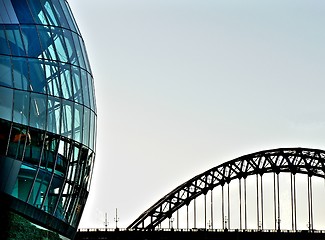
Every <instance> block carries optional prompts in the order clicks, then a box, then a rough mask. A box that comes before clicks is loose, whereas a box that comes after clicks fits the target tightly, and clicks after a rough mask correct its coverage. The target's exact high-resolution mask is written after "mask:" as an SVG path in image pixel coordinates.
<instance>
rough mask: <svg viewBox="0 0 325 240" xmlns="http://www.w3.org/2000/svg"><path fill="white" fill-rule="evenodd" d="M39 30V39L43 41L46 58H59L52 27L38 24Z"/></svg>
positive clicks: (42, 45)
mask: <svg viewBox="0 0 325 240" xmlns="http://www.w3.org/2000/svg"><path fill="white" fill-rule="evenodd" d="M37 30H38V34H39V39H40V41H41V47H42V49H43V53H44V58H46V59H52V60H57V56H56V52H55V49H54V43H53V39H52V37H51V33H50V29H49V28H48V27H46V26H37Z"/></svg>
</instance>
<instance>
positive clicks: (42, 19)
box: [27, 0, 48, 25]
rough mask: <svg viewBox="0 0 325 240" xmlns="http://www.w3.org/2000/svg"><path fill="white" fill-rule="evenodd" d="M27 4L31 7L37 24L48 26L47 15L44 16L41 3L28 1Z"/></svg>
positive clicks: (32, 0)
mask: <svg viewBox="0 0 325 240" xmlns="http://www.w3.org/2000/svg"><path fill="white" fill-rule="evenodd" d="M27 2H28V5H29V7H30V10H31V13H32V15H33V17H34V19H35V23H37V24H43V25H48V22H47V19H46V16H45V14H44V11H43V9H42V6H41V3H40V1H34V0H27Z"/></svg>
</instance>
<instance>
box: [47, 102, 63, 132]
mask: <svg viewBox="0 0 325 240" xmlns="http://www.w3.org/2000/svg"><path fill="white" fill-rule="evenodd" d="M47 103H48V105H47V106H48V111H47V113H48V115H47V131H49V132H52V133H56V134H60V120H61V102H60V99H56V98H53V97H48V101H47Z"/></svg>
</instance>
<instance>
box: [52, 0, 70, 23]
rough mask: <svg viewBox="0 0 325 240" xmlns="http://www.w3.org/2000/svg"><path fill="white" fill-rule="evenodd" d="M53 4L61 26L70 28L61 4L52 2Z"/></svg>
mask: <svg viewBox="0 0 325 240" xmlns="http://www.w3.org/2000/svg"><path fill="white" fill-rule="evenodd" d="M52 4H53V7H54V10H55V13H56V15H57V16H58V19H59V21H60V26H62V27H65V28H69V24H68V21H67V19H66V17H65V14H64V12H63V10H62V8H61V4H60V3H59V1H52Z"/></svg>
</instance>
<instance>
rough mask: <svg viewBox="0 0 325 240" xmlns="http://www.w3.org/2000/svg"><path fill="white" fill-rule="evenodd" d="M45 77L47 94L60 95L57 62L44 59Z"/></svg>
mask: <svg viewBox="0 0 325 240" xmlns="http://www.w3.org/2000/svg"><path fill="white" fill-rule="evenodd" d="M45 77H46V82H47V85H48V92H49V95H52V96H57V97H59V96H61V83H60V75H59V67H58V63H53V62H49V61H45Z"/></svg>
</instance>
